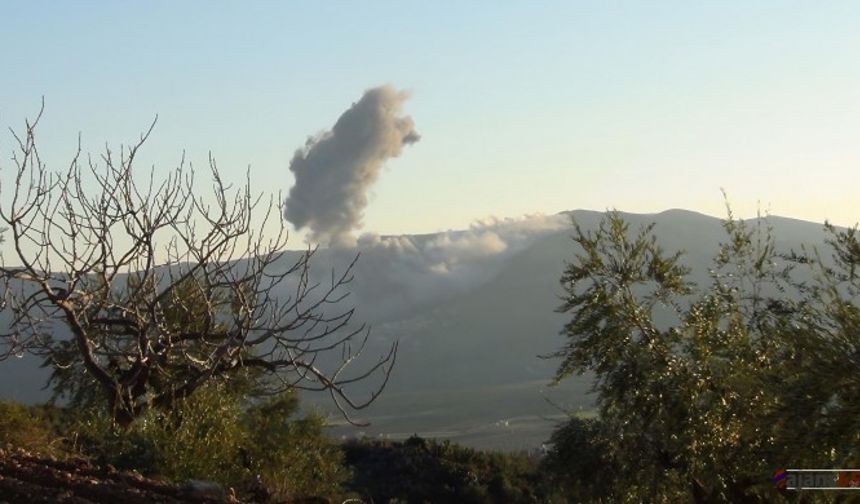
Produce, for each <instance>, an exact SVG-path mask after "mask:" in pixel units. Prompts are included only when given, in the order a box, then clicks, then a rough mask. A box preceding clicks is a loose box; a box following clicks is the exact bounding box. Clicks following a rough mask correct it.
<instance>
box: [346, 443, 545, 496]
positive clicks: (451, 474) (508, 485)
mask: <svg viewBox="0 0 860 504" xmlns="http://www.w3.org/2000/svg"><path fill="white" fill-rule="evenodd" d="M344 450H345V451H346V461H347V464H348V465H349V466H350V467H351V468H352V470H353V474H354V478H353V480H352V483H351V484H350V488H351V489H352V490H353V491H354V492H356V493H357V494H359V495H360V496H362V497H363V498H364V499H366V500H369V501H371V502H419V503H420V502H459V503H485V502H498V503H518V502H546V501H547V500H548V499H547V497H548V495H547V492H546V488H545V487H544V485H543V483H542V480H541V478H540V476H539V474H538V472H537V471H536V466H537V464H536V462H535V461H534V460H532V459H530V458H528V457H525V456H521V455H512V454H503V453H488V452H480V451H476V450H472V449H470V448H464V447H461V446H458V445H455V444H452V443H450V442H448V441H445V442H441V443H440V442H435V441H428V440H424V439H421V438H419V437H416V436H413V437H412V438H410V439H409V440H407V441H406V442H404V443H391V442H382V441H354V442H349V443H347V444H346V445H345V446H344Z"/></svg>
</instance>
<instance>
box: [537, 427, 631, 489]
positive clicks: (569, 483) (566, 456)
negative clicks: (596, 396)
mask: <svg viewBox="0 0 860 504" xmlns="http://www.w3.org/2000/svg"><path fill="white" fill-rule="evenodd" d="M605 432H606V429H605V428H604V427H603V426H601V425H600V421H599V420H598V419H594V418H590V419H583V418H579V417H575V416H574V417H571V418H570V419H569V420H568V421H567V422H565V423H564V424H562V425H561V426H560V427H559V428H558V429H557V430H556V431H555V432H554V433H553V435H552V438H551V439H550V445H551V446H552V449H551V450H550V451H549V453H547V455H546V456H545V457H544V458H543V460H541V463H540V469H541V471H542V472H543V473H544V474H545V475H546V477H547V478H548V480H549V483H548V484H549V486H550V487H551V488H553V489H554V490H555V491H556V492H559V493H561V494H562V495H565V496H568V497H569V498H571V499H574V498H575V500H576V501H592V500H598V499H599V497H600V496H601V495H603V494H605V492H606V489H607V488H611V487H612V485H613V484H614V481H615V476H614V475H615V474H616V473H617V471H615V470H613V468H612V465H611V461H610V460H608V458H607V456H606V445H607V444H608V441H607V440H605V439H602V437H601V436H602V435H603V434H604V433H605Z"/></svg>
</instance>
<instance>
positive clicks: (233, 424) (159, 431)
mask: <svg viewBox="0 0 860 504" xmlns="http://www.w3.org/2000/svg"><path fill="white" fill-rule="evenodd" d="M241 413H242V411H241V408H240V407H239V403H238V400H237V398H236V397H234V396H231V395H229V394H225V393H224V390H223V386H217V385H214V386H209V387H205V388H204V389H201V390H200V391H199V392H198V393H197V394H195V396H193V397H191V398H188V399H187V400H185V401H183V402H182V403H181V404H179V405H178V407H177V408H175V409H173V410H170V411H160V410H150V411H148V412H147V413H146V414H145V415H144V416H143V417H141V418H139V419H138V420H137V421H136V422H134V423H133V424H132V425H131V426H129V427H127V428H123V427H121V426H119V425H117V424H116V423H115V422H114V421H113V420H112V418H111V417H109V416H107V415H106V414H105V413H104V412H103V410H100V409H96V410H93V411H92V412H90V413H89V414H87V415H85V416H84V418H82V420H81V421H80V422H79V424H78V426H77V431H78V433H79V437H78V440H77V441H78V443H79V445H80V446H81V448H82V450H83V451H84V452H85V453H88V454H90V455H93V456H95V457H96V458H97V459H98V460H99V461H100V462H102V463H110V464H112V465H114V466H116V467H118V468H121V469H136V470H139V471H141V472H142V473H144V474H150V475H158V476H160V477H162V478H165V479H167V480H169V481H174V482H180V481H184V480H187V479H192V478H193V479H208V480H214V481H218V482H220V483H223V484H225V485H228V486H236V485H239V484H240V483H241V482H242V481H244V480H245V479H247V478H248V476H249V474H250V473H249V468H247V467H243V466H242V464H241V460H242V457H241V453H242V452H241V450H242V449H243V447H244V446H245V445H246V443H247V432H246V430H245V429H244V428H243V426H242V425H241V423H240V417H241Z"/></svg>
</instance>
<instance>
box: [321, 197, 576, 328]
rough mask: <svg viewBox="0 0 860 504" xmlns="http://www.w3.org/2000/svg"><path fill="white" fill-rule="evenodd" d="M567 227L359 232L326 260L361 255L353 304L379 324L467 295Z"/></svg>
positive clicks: (542, 223) (561, 222)
mask: <svg viewBox="0 0 860 504" xmlns="http://www.w3.org/2000/svg"><path fill="white" fill-rule="evenodd" d="M569 227H570V219H569V217H568V216H566V215H561V214H559V215H549V216H547V215H528V216H524V217H522V218H516V219H498V218H490V219H485V220H481V221H477V222H475V223H474V224H472V226H470V228H469V229H466V230H459V231H445V232H441V233H435V234H430V235H401V236H380V235H377V234H373V233H365V234H363V235H362V236H361V237H360V238H359V239H358V241H357V244H356V247H354V248H352V247H349V248H337V249H332V253H333V256H332V261H333V263H334V264H345V263H348V262H349V261H350V260H351V259H352V258H353V257H354V255H355V253H356V252H361V258H360V259H359V261H358V266H357V270H356V274H355V283H354V284H353V285H352V286H351V288H352V291H353V293H354V294H355V298H354V299H353V301H354V302H355V303H356V305H357V306H361V310H362V316H364V317H368V319H369V320H371V321H379V320H385V319H388V318H389V317H391V316H394V315H395V314H402V313H404V312H406V311H408V310H409V309H410V307H412V308H414V307H419V306H424V305H426V304H428V303H429V304H433V303H435V302H437V301H439V300H440V299H445V298H450V297H452V296H455V295H458V294H461V293H463V292H467V291H469V290H470V289H473V288H475V287H477V286H479V285H481V284H483V283H485V282H487V281H489V280H490V279H491V278H493V277H495V276H496V275H497V274H498V272H499V268H500V267H502V265H503V263H504V261H505V260H506V259H507V258H509V257H511V256H513V255H515V254H517V253H519V252H522V251H524V250H526V249H527V248H528V247H530V246H531V245H532V244H533V243H534V242H535V241H537V240H539V239H541V238H542V237H545V236H547V235H549V234H553V233H556V232H560V231H563V230H566V229H568V228H569ZM322 280H323V279H322V277H321V280H320V281H322Z"/></svg>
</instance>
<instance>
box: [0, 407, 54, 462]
mask: <svg viewBox="0 0 860 504" xmlns="http://www.w3.org/2000/svg"><path fill="white" fill-rule="evenodd" d="M6 444H9V445H12V446H16V447H20V448H26V449H27V450H29V451H31V452H34V453H37V454H40V455H57V454H58V453H59V452H60V449H61V445H62V440H61V439H60V438H59V437H58V436H57V435H55V433H54V432H53V430H52V429H51V426H50V424H49V423H48V421H47V420H46V419H45V418H44V417H43V416H42V415H41V414H39V413H38V411H35V410H33V409H31V408H28V407H27V406H24V405H23V404H19V403H16V402H12V401H0V445H6Z"/></svg>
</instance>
